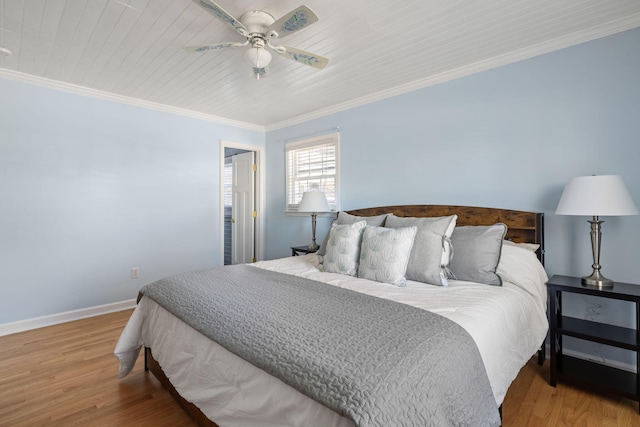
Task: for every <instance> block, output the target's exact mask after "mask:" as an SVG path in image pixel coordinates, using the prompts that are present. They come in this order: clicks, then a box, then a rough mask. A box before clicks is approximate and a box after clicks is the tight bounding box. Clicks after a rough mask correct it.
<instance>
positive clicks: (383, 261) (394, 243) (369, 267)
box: [325, 226, 418, 286]
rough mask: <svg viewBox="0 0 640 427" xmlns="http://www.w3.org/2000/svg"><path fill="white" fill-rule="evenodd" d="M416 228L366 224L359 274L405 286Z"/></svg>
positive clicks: (378, 280)
mask: <svg viewBox="0 0 640 427" xmlns="http://www.w3.org/2000/svg"><path fill="white" fill-rule="evenodd" d="M417 230H418V228H417V227H403V228H395V229H394V228H384V227H371V226H367V228H365V229H364V233H363V235H362V248H361V249H360V265H359V267H358V277H362V278H364V279H369V280H375V281H376V282H382V283H389V284H391V285H396V286H405V285H406V284H407V279H406V277H405V272H406V271H407V265H408V263H409V256H410V255H411V247H412V246H413V241H414V239H415V237H416V231H417ZM327 256H328V255H327ZM325 262H326V261H325Z"/></svg>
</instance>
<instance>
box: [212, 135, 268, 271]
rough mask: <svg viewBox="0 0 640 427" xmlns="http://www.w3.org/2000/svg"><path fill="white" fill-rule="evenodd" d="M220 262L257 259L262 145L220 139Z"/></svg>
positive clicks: (259, 250)
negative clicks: (221, 235) (221, 255)
mask: <svg viewBox="0 0 640 427" xmlns="http://www.w3.org/2000/svg"><path fill="white" fill-rule="evenodd" d="M221 157H222V165H221V171H222V173H221V182H222V189H221V190H222V191H221V194H222V203H221V205H222V222H223V227H222V230H223V233H224V235H223V239H222V242H223V243H222V246H223V247H222V254H223V260H222V261H223V264H224V265H231V264H244V263H250V262H255V261H257V260H258V259H260V254H261V252H262V251H261V243H260V242H261V241H262V215H261V213H262V201H263V197H262V195H261V189H262V188H263V186H262V185H261V184H262V180H263V174H262V170H263V167H262V164H261V162H262V158H263V156H262V147H255V146H248V145H244V144H236V143H230V142H225V141H221Z"/></svg>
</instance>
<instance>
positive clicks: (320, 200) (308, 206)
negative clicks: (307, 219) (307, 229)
mask: <svg viewBox="0 0 640 427" xmlns="http://www.w3.org/2000/svg"><path fill="white" fill-rule="evenodd" d="M329 211H330V209H329V203H328V202H327V196H325V194H324V193H323V192H322V191H305V192H304V193H303V194H302V200H300V206H298V212H310V213H311V236H312V237H311V239H312V243H311V244H310V245H309V246H308V247H309V250H311V251H317V250H318V248H319V246H318V244H317V243H316V216H317V213H318V212H329Z"/></svg>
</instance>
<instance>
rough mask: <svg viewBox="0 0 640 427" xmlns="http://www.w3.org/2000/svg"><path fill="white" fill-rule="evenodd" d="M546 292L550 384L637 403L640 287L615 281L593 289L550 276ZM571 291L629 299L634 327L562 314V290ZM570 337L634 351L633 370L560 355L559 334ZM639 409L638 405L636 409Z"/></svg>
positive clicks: (639, 392)
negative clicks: (559, 383)
mask: <svg viewBox="0 0 640 427" xmlns="http://www.w3.org/2000/svg"><path fill="white" fill-rule="evenodd" d="M547 291H548V292H549V336H550V343H551V375H550V378H549V384H551V385H552V386H554V387H555V386H556V382H557V380H558V379H560V380H563V381H566V382H571V383H574V384H576V385H579V386H582V387H586V388H589V389H590V390H594V391H598V392H603V393H609V394H614V395H617V396H623V397H625V398H627V399H631V400H635V401H636V402H639V403H640V345H639V343H640V286H638V285H632V284H630V283H617V282H616V283H614V285H613V288H608V289H602V290H600V289H594V288H589V287H586V286H583V285H582V283H581V280H580V278H579V277H569V276H553V277H552V278H551V279H549V281H548V282H547ZM563 292H571V293H576V294H583V295H593V296H597V297H601V298H610V299H616V300H622V301H629V302H631V303H633V304H634V305H635V311H636V328H635V329H630V328H623V327H620V326H614V325H608V324H606V323H600V322H592V321H590V320H584V319H577V318H574V317H568V316H563V315H562V293H563ZM563 336H570V337H575V338H579V339H582V340H586V341H591V342H596V343H600V344H604V345H608V346H612V347H618V348H624V349H626V350H630V351H634V352H635V353H636V373H633V372H628V371H625V370H622V369H617V368H613V367H610V366H605V365H603V364H600V363H596V362H591V361H588V360H583V359H579V358H576V357H572V356H568V355H565V354H562V337H563ZM638 412H640V406H639V408H638Z"/></svg>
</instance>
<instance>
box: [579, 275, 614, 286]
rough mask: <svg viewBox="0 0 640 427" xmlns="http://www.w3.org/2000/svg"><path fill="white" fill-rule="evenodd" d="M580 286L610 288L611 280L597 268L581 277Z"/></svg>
mask: <svg viewBox="0 0 640 427" xmlns="http://www.w3.org/2000/svg"><path fill="white" fill-rule="evenodd" d="M582 286H588V287H590V288H596V289H611V288H613V280H611V279H607V278H606V277H604V276H603V275H602V274H600V271H599V270H594V271H593V273H591V276H585V277H583V278H582Z"/></svg>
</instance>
